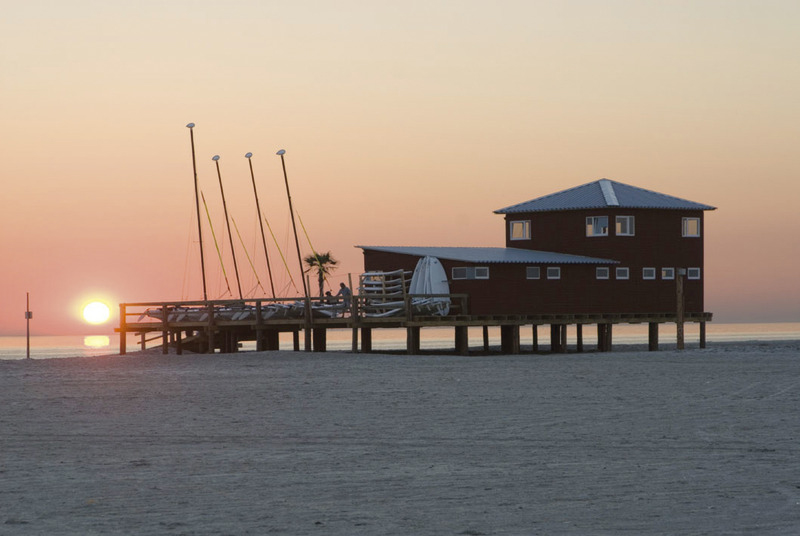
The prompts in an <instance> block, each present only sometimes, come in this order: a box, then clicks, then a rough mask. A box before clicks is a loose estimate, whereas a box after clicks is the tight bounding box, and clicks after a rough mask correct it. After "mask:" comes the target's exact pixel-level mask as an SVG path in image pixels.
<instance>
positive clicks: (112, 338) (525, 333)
mask: <svg viewBox="0 0 800 536" xmlns="http://www.w3.org/2000/svg"><path fill="white" fill-rule="evenodd" d="M596 333H597V331H596V330H595V329H594V326H586V327H584V329H583V340H584V343H585V344H586V345H587V346H591V345H593V344H595V343H596ZM489 338H490V344H492V345H499V344H500V330H499V329H496V328H490V329H489ZM568 338H569V344H570V345H572V344H574V343H575V326H570V328H569V331H568ZM706 338H707V340H708V342H709V343H712V342H715V341H717V342H728V341H734V342H735V341H752V340H761V341H779V340H794V339H798V340H800V322H780V323H771V324H715V323H713V322H711V323H708V324H706ZM372 339H373V340H372V347H373V349H374V350H402V349H404V348H405V342H406V340H405V331H403V330H400V329H394V330H380V329H379V330H375V331H374V332H373V336H372ZM469 339H470V347H471V348H480V347H482V346H483V335H482V330H481V329H480V328H470V331H469ZM520 339H521V343H522V345H523V346H525V345H530V344H531V340H532V330H531V328H530V327H529V326H528V327H523V328H522V329H521V330H520ZM685 341H686V344H687V345H692V344H696V343H697V342H698V341H699V325H697V324H687V325H686V329H685ZM549 342H550V332H549V329H548V327H547V326H542V327H540V328H539V343H540V345H542V346H543V347H544V348H546V347H547V345H548V344H549ZM659 342H660V343H661V344H663V345H668V344H671V343H674V342H675V324H662V325H661V326H660V331H659ZM646 343H647V324H638V325H617V326H614V344H615V345H616V344H646ZM301 344H302V342H301ZM351 344H352V343H351V332H350V330H331V331H329V333H328V350H350V347H351ZM453 346H454V343H453V330H452V328H427V329H423V330H422V348H423V349H436V348H452V347H453ZM137 348H138V347H137V345H136V340H135V338H133V337H129V338H128V352H134V351H135V350H136V349H137ZM291 348H292V338H291V334H288V333H284V334H281V349H291ZM242 350H245V351H246V350H255V343H253V342H245V343H243V345H242ZM118 352H119V337H118V336H117V335H115V334H112V335H91V336H86V337H81V336H32V337H31V358H33V359H48V358H60V357H76V356H92V355H107V354H116V353H118ZM25 355H26V351H25V337H24V336H23V337H0V359H25Z"/></svg>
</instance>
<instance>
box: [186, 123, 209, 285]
mask: <svg viewBox="0 0 800 536" xmlns="http://www.w3.org/2000/svg"><path fill="white" fill-rule="evenodd" d="M186 128H188V129H189V139H190V141H191V143H192V171H193V172H194V204H195V208H196V210H197V238H198V240H199V242H200V270H201V272H202V277H203V301H208V290H207V289H206V262H205V258H204V257H203V226H202V224H201V223H200V194H199V191H198V188H197V161H196V159H195V154H194V123H189V124H188V125H186Z"/></svg>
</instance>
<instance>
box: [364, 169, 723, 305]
mask: <svg viewBox="0 0 800 536" xmlns="http://www.w3.org/2000/svg"><path fill="white" fill-rule="evenodd" d="M714 209H715V207H712V206H709V205H704V204H701V203H696V202H693V201H688V200H685V199H681V198H677V197H673V196H668V195H665V194H660V193H657V192H652V191H649V190H645V189H642V188H637V187H634V186H629V185H627V184H623V183H620V182H616V181H610V180H608V179H601V180H598V181H594V182H591V183H588V184H584V185H582V186H578V187H576V188H571V189H569V190H564V191H561V192H557V193H555V194H551V195H547V196H544V197H540V198H536V199H532V200H530V201H526V202H524V203H519V204H516V205H512V206H509V207H505V208H502V209H499V210H496V211H495V213H496V214H501V215H503V216H504V227H505V244H506V247H505V248H457V247H441V248H437V247H388V246H359V247H361V248H362V249H363V251H364V267H365V270H366V271H378V270H380V271H391V270H396V269H401V268H402V269H406V270H413V269H414V266H415V265H416V263H417V261H418V260H419V259H420V258H421V257H424V256H426V255H430V256H434V257H437V258H438V259H439V260H440V261H441V262H442V264H443V266H444V267H445V269H446V272H447V274H448V279H449V283H450V292H451V293H454V294H467V295H468V296H469V299H468V303H469V311H468V313H469V314H475V315H504V314H596V313H620V314H637V313H642V314H652V313H662V312H663V313H667V312H671V311H675V308H676V285H677V281H676V278H678V277H679V276H680V277H682V278H683V291H684V299H685V311H686V312H687V313H701V312H704V280H705V271H704V246H703V240H704V213H705V211H708V210H714Z"/></svg>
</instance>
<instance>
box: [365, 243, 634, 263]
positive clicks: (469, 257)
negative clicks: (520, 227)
mask: <svg viewBox="0 0 800 536" xmlns="http://www.w3.org/2000/svg"><path fill="white" fill-rule="evenodd" d="M356 247H357V248H361V249H364V250H372V251H384V252H386V253H400V254H402V255H413V256H415V257H426V256H428V255H430V256H431V257H436V258H438V259H447V260H451V261H463V262H473V263H481V262H485V263H513V264H619V262H618V261H614V260H610V259H598V258H594V257H584V256H582V255H567V254H566V253H553V252H550V251H534V250H529V249H518V248H489V247H485V248H482V247H425V246H420V247H415V246H397V247H393V246H356Z"/></svg>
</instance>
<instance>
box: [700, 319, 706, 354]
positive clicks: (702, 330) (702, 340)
mask: <svg viewBox="0 0 800 536" xmlns="http://www.w3.org/2000/svg"><path fill="white" fill-rule="evenodd" d="M705 347H706V323H705V322H700V348H705Z"/></svg>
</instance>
